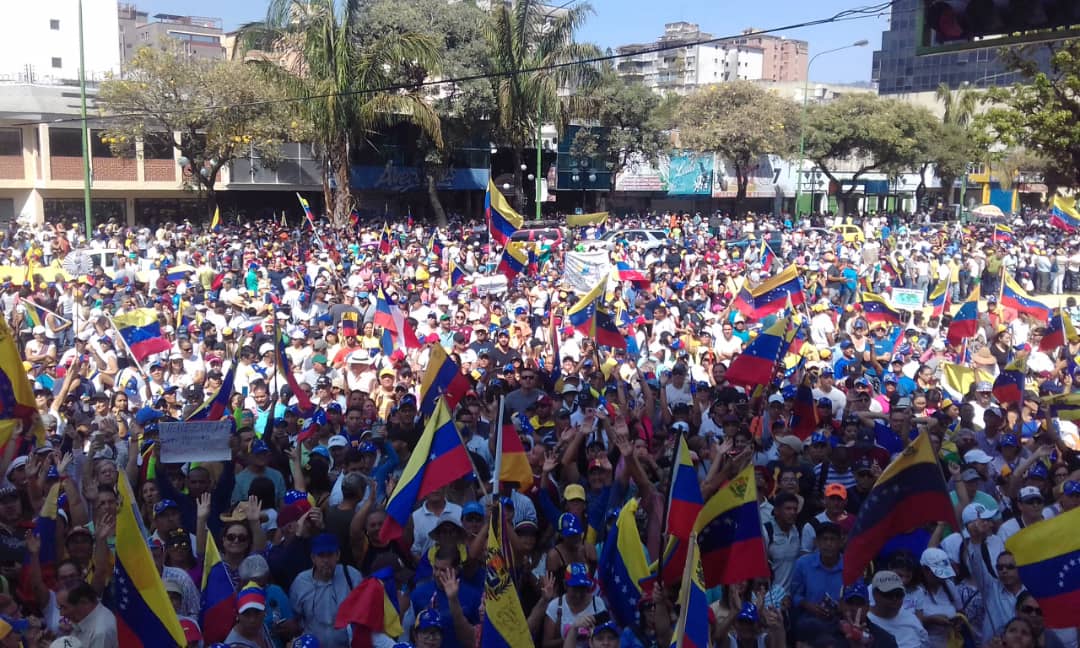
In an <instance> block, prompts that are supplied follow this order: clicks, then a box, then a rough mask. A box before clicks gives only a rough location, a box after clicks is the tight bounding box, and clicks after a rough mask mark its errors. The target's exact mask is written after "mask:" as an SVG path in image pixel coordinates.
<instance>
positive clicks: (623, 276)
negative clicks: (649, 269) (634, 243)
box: [615, 261, 652, 290]
mask: <svg viewBox="0 0 1080 648" xmlns="http://www.w3.org/2000/svg"><path fill="white" fill-rule="evenodd" d="M615 270H616V272H618V273H619V281H629V282H631V283H633V284H634V286H635V287H637V288H640V289H642V290H648V289H649V288H650V287H651V286H652V282H651V281H649V278H648V277H646V276H645V274H644V273H642V272H641V270H636V269H634V268H631V267H630V264H629V263H627V262H625V261H619V262H618V263H616V264H615Z"/></svg>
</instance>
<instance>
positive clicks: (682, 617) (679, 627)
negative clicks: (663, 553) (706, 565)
mask: <svg viewBox="0 0 1080 648" xmlns="http://www.w3.org/2000/svg"><path fill="white" fill-rule="evenodd" d="M696 544H697V534H696V533H691V534H690V541H689V544H688V546H687V549H686V564H685V565H683V577H682V586H681V588H680V589H679V620H678V621H676V623H675V630H674V632H672V635H671V639H672V642H671V645H672V646H675V648H682V646H683V638H684V637H685V636H686V616H687V614H688V613H689V603H690V588H691V586H692V585H691V579H693V577H694V572H692V571H691V570H692V569H693V568H694V567H693V565H694V561H693V560H692V558H693V557H694V556H693V555H692V554H693V552H694V545H696Z"/></svg>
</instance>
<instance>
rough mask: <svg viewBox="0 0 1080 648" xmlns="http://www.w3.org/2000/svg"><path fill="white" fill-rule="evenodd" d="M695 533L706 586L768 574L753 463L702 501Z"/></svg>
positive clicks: (735, 581)
mask: <svg viewBox="0 0 1080 648" xmlns="http://www.w3.org/2000/svg"><path fill="white" fill-rule="evenodd" d="M694 533H695V534H697V539H698V545H699V546H700V548H701V563H702V565H703V566H704V569H705V587H716V586H717V585H731V584H733V583H741V582H742V581H745V580H750V579H751V578H768V577H769V563H768V561H767V560H766V559H765V541H764V539H763V538H762V536H761V516H760V514H759V512H758V501H757V482H756V481H755V479H754V467H753V466H747V467H746V468H743V469H742V471H741V472H739V474H738V475H736V476H735V477H734V478H732V479H731V480H730V481H728V483H726V484H724V485H723V486H722V487H721V488H720V490H718V491H716V494H715V495H713V496H712V497H710V498H709V501H708V502H705V507H704V508H703V509H701V513H699V514H698V518H697V522H695V523H694Z"/></svg>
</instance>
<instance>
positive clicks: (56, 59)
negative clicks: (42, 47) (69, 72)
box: [52, 56, 64, 68]
mask: <svg viewBox="0 0 1080 648" xmlns="http://www.w3.org/2000/svg"><path fill="white" fill-rule="evenodd" d="M52 66H53V67H54V68H62V67H64V62H63V61H62V60H61V59H60V57H59V56H54V57H52Z"/></svg>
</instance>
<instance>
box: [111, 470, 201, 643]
mask: <svg viewBox="0 0 1080 648" xmlns="http://www.w3.org/2000/svg"><path fill="white" fill-rule="evenodd" d="M117 487H118V490H119V491H120V492H119V495H120V497H119V499H120V504H119V507H118V512H117V514H116V561H115V566H114V567H113V587H114V588H115V593H114V598H113V600H114V601H115V602H116V633H117V636H118V638H119V639H120V645H121V646H125V647H127V646H131V647H133V648H139V647H143V646H152V647H153V648H159V647H160V646H186V645H187V640H186V639H185V638H184V631H183V629H182V628H181V627H180V621H179V620H178V619H177V618H176V612H175V611H174V610H173V606H172V604H171V603H170V602H169V595H168V594H166V593H165V585H164V583H162V582H161V575H160V574H159V573H158V570H157V568H156V567H155V566H154V559H153V558H152V557H151V556H150V549H149V548H148V547H147V546H146V538H145V537H143V534H142V531H141V530H140V529H139V523H138V521H137V520H136V519H135V507H136V506H137V504H136V501H135V494H134V493H133V492H132V491H131V485H130V484H129V483H128V480H127V477H126V476H124V475H123V474H121V475H120V476H119V479H118V482H117Z"/></svg>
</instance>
